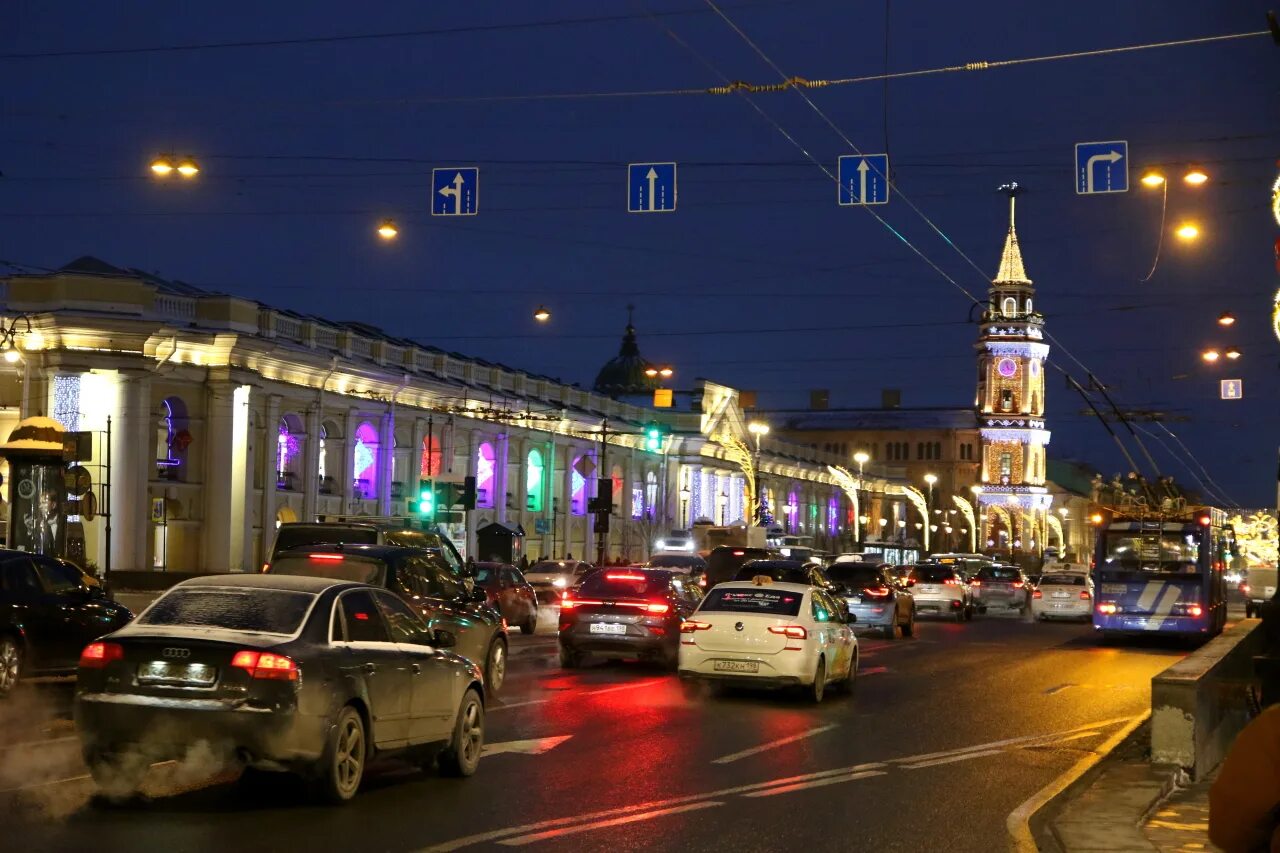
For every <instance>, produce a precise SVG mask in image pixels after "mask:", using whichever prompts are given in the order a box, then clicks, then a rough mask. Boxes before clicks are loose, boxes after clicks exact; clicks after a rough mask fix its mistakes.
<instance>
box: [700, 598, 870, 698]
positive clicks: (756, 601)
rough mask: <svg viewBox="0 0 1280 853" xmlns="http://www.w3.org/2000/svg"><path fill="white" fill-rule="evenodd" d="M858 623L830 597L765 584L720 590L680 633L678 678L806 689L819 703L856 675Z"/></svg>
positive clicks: (850, 683) (846, 687)
mask: <svg viewBox="0 0 1280 853" xmlns="http://www.w3.org/2000/svg"><path fill="white" fill-rule="evenodd" d="M853 621H855V620H854V618H853V617H851V616H847V615H846V610H845V608H844V607H842V606H841V604H840V603H839V602H837V601H836V599H834V598H832V597H831V596H830V595H828V594H827V593H826V592H825V591H824V590H821V589H818V588H816V587H811V586H806V585H803V584H794V583H774V582H773V581H772V580H771V579H770V578H768V577H766V576H760V577H757V578H755V579H754V580H751V581H744V582H735V583H722V584H719V585H718V586H716V587H714V588H712V590H711V591H710V592H708V593H707V595H706V597H705V598H703V600H702V603H701V604H699V605H698V609H697V610H696V611H695V612H694V613H693V615H692V616H691V617H689V619H687V620H686V621H685V622H684V623H683V624H682V625H681V626H680V678H681V679H684V680H685V681H686V682H696V681H707V682H712V683H721V684H727V685H738V686H742V687H801V688H803V689H804V690H805V691H806V693H808V694H809V696H811V697H812V699H813V701H815V702H821V701H822V697H823V694H824V693H825V692H826V689H827V687H828V686H831V687H836V688H839V689H843V690H847V689H850V688H851V687H852V686H853V681H854V679H855V678H856V677H857V674H858V639H857V637H855V636H854V633H853V628H852V624H851V623H852V622H853Z"/></svg>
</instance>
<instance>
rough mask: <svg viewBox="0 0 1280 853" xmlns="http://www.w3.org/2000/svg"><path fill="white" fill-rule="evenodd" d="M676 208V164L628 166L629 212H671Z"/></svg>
mask: <svg viewBox="0 0 1280 853" xmlns="http://www.w3.org/2000/svg"><path fill="white" fill-rule="evenodd" d="M675 209H676V164H675V163H632V164H631V165H629V166H627V212H628V213H670V212H671V211H673V210H675Z"/></svg>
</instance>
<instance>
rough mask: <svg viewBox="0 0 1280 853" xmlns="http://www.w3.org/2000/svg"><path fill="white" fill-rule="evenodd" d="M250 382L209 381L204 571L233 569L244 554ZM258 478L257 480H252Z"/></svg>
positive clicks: (207, 397)
mask: <svg viewBox="0 0 1280 853" xmlns="http://www.w3.org/2000/svg"><path fill="white" fill-rule="evenodd" d="M247 387H248V386H243V388H245V389H246V390H241V388H240V387H237V386H236V385H235V384H234V383H232V382H226V381H217V380H215V381H210V382H209V383H208V384H207V386H206V396H205V400H206V402H205V424H206V425H207V429H208V436H207V439H206V442H205V471H206V476H205V485H204V524H203V526H202V533H203V537H202V538H203V547H204V567H203V568H204V570H205V571H208V572H228V571H232V570H235V569H239V568H241V567H242V563H243V559H244V544H245V543H244V539H245V537H244V510H245V501H244V487H245V481H246V479H247V478H246V474H247V473H248V465H249V462H248V460H247V459H246V458H245V456H246V450H247V446H248V435H247V433H248V429H247V427H248V410H247V405H248V401H249V394H248V391H247ZM249 482H250V483H252V479H249Z"/></svg>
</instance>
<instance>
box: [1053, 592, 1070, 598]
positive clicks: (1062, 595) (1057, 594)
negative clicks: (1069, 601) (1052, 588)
mask: <svg viewBox="0 0 1280 853" xmlns="http://www.w3.org/2000/svg"><path fill="white" fill-rule="evenodd" d="M1053 597H1054V598H1070V597H1071V593H1069V592H1055V593H1054V594H1053Z"/></svg>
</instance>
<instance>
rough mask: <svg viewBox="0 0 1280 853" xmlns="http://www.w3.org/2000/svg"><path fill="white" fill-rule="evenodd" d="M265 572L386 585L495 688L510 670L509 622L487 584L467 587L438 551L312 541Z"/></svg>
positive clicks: (271, 563)
mask: <svg viewBox="0 0 1280 853" xmlns="http://www.w3.org/2000/svg"><path fill="white" fill-rule="evenodd" d="M266 572H267V574H273V575H300V576H304V577H317V578H333V579H335V580H349V581H359V582H360V583H367V584H373V585H374V586H381V587H385V588H387V589H389V590H391V591H392V592H394V593H396V594H397V595H399V596H400V597H401V598H402V599H404V600H405V602H406V603H407V604H408V605H409V606H410V607H413V608H414V609H416V610H417V611H418V612H419V613H421V614H422V617H423V618H424V619H426V621H427V627H428V628H430V629H431V630H432V632H435V631H436V630H438V629H444V630H446V631H451V632H452V633H453V635H454V636H455V637H457V640H458V644H457V647H456V648H455V649H453V651H455V652H457V653H458V654H460V655H462V656H463V657H465V658H469V659H470V660H472V661H474V662H475V663H476V664H477V665H478V666H479V667H480V668H481V670H483V672H484V681H485V687H486V688H487V689H488V690H489V691H490V692H491V693H495V694H496V693H497V691H498V690H500V689H501V688H502V682H503V681H504V680H505V679H506V674H507V627H506V625H505V624H504V623H503V620H502V617H501V616H499V615H498V613H497V612H496V611H495V610H494V609H493V608H492V607H490V606H489V603H488V595H487V594H486V593H485V591H484V590H483V589H476V590H475V591H474V592H472V591H469V590H468V589H467V588H466V586H464V585H463V583H462V580H461V579H460V578H458V577H457V576H456V575H454V573H453V572H452V571H451V570H450V568H449V566H448V565H447V564H446V563H445V562H444V561H443V560H442V559H441V558H440V557H439V556H438V555H436V554H434V553H432V552H430V551H424V550H422V549H421V548H404V547H401V546H398V545H312V546H309V547H304V548H295V549H293V550H292V551H285V552H284V553H282V554H279V555H277V556H276V558H275V559H274V560H272V561H271V562H270V563H269V564H267V567H266Z"/></svg>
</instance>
